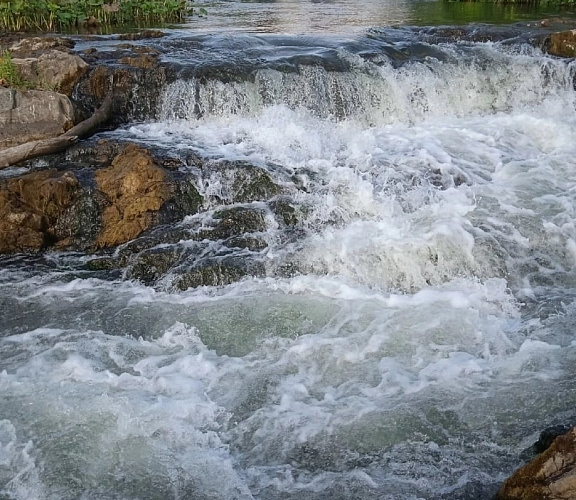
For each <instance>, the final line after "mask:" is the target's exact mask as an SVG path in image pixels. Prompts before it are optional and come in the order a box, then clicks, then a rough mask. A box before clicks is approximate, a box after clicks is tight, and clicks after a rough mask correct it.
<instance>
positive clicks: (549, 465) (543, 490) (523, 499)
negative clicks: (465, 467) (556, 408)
mask: <svg viewBox="0 0 576 500" xmlns="http://www.w3.org/2000/svg"><path fill="white" fill-rule="evenodd" d="M573 498H576V427H574V428H572V429H571V430H570V431H568V432H567V433H565V434H563V435H560V436H558V437H556V438H555V439H554V441H553V442H552V444H551V445H550V447H549V448H548V449H547V450H546V451H544V452H543V453H542V454H540V455H539V456H537V457H536V458H535V459H534V460H532V461H531V462H529V463H528V464H527V465H525V466H524V467H522V468H520V469H519V470H517V471H516V472H515V473H514V474H513V475H512V476H511V477H510V478H509V479H507V480H506V482H505V483H504V484H503V485H502V487H501V488H500V491H498V493H497V495H496V499H495V500H544V499H545V500H570V499H573Z"/></svg>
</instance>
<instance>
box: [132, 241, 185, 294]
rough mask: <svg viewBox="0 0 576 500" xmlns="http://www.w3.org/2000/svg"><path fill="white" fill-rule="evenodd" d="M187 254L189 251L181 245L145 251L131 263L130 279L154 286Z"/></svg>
mask: <svg viewBox="0 0 576 500" xmlns="http://www.w3.org/2000/svg"><path fill="white" fill-rule="evenodd" d="M187 253H188V252H187V250H186V249H185V248H184V247H182V246H180V245H169V246H162V247H155V248H150V249H147V250H144V251H142V252H140V253H139V254H137V255H136V256H135V257H134V259H133V261H132V262H131V265H130V269H129V272H128V277H129V278H132V279H137V280H139V281H141V282H142V283H144V284H146V285H152V284H154V283H156V282H157V281H158V280H159V279H160V278H161V277H162V276H164V275H165V274H167V273H168V272H169V271H170V269H172V267H174V266H175V265H176V264H177V263H178V262H179V261H180V260H181V259H182V258H184V256H185V255H186V254H187Z"/></svg>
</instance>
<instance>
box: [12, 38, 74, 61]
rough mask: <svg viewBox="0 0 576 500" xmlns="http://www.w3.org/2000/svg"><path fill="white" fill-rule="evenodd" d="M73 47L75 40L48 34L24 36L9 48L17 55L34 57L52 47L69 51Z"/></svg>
mask: <svg viewBox="0 0 576 500" xmlns="http://www.w3.org/2000/svg"><path fill="white" fill-rule="evenodd" d="M72 48H74V42H73V41H72V40H70V39H68V38H61V37H51V36H47V37H30V38H22V39H21V40H19V41H18V42H16V43H14V44H13V45H11V46H10V48H9V49H8V50H9V51H10V53H11V54H12V55H13V56H15V57H33V56H36V55H38V54H39V53H41V52H46V51H47V50H51V49H55V50H59V51H64V52H68V51H70V49H72Z"/></svg>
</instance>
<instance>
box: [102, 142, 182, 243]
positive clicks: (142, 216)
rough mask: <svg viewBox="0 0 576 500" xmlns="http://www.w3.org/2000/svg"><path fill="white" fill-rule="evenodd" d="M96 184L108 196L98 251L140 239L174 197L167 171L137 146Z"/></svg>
mask: <svg viewBox="0 0 576 500" xmlns="http://www.w3.org/2000/svg"><path fill="white" fill-rule="evenodd" d="M96 183H97V185H98V189H99V190H100V191H101V192H102V193H103V194H104V195H105V197H106V206H105V207H104V210H103V214H102V224H103V228H102V232H101V233H100V235H99V236H98V238H97V240H96V247H97V248H103V247H109V246H114V245H119V244H121V243H125V242H127V241H130V240H132V239H134V238H136V237H137V236H138V235H140V234H141V233H142V232H143V231H144V230H146V229H148V228H149V227H150V226H151V225H152V223H153V222H154V221H155V218H156V216H157V212H158V210H160V208H161V207H162V206H163V205H164V203H165V202H166V201H167V200H168V199H169V198H170V195H171V189H170V184H169V180H168V179H167V177H166V172H165V171H164V170H163V169H162V168H160V167H159V166H158V165H157V164H156V163H155V162H154V159H153V158H152V157H151V156H150V153H149V152H148V151H147V150H145V149H142V148H140V147H138V146H135V145H130V146H128V147H127V148H126V150H125V151H124V152H123V153H121V154H119V155H118V156H117V157H116V158H115V159H114V161H113V162H112V165H111V166H110V167H108V168H105V169H102V170H99V171H98V172H97V173H96Z"/></svg>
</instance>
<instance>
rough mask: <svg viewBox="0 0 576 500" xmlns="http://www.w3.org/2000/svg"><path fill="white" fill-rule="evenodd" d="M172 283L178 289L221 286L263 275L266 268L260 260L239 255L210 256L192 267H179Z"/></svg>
mask: <svg viewBox="0 0 576 500" xmlns="http://www.w3.org/2000/svg"><path fill="white" fill-rule="evenodd" d="M178 272H179V276H178V277H177V278H175V279H174V281H173V285H174V287H175V288H176V289H178V290H182V291H184V290H187V289H189V288H197V287H200V286H223V285H229V284H231V283H234V282H236V281H240V280H241V279H242V278H244V277H246V276H256V277H261V276H265V274H266V268H265V266H264V264H263V263H262V262H260V261H255V260H249V259H246V258H245V257H244V258H240V257H234V256H231V257H225V258H211V259H206V260H204V261H203V262H198V263H196V264H195V265H194V266H193V267H191V268H189V269H187V270H183V269H180V270H179V271H178Z"/></svg>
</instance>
